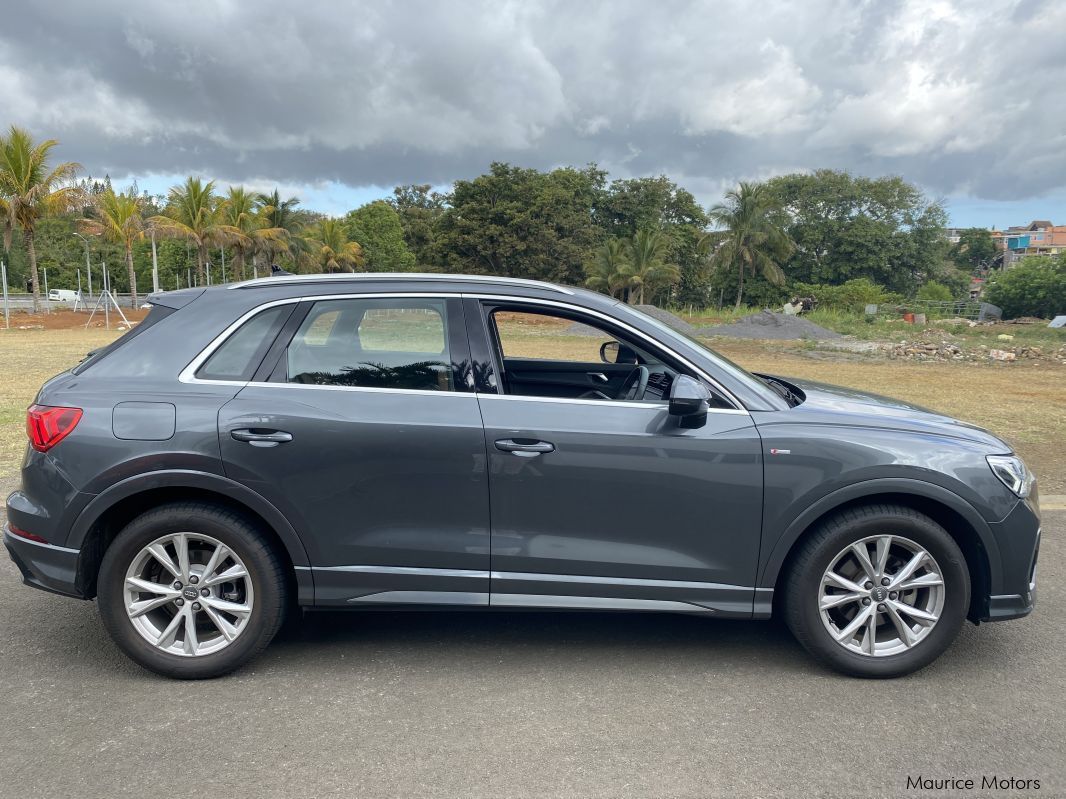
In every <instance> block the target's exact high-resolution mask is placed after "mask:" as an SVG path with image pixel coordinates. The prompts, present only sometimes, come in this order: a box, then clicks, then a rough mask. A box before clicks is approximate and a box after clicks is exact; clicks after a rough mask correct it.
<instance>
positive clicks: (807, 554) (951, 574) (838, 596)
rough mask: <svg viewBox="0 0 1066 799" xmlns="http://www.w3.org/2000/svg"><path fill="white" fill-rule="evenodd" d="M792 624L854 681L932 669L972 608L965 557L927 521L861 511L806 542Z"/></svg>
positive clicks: (791, 604)
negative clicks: (930, 666)
mask: <svg viewBox="0 0 1066 799" xmlns="http://www.w3.org/2000/svg"><path fill="white" fill-rule="evenodd" d="M784 602H785V619H786V622H787V623H788V626H789V628H790V629H791V630H792V633H793V634H794V635H795V636H796V638H797V640H799V642H800V643H801V644H803V646H804V647H805V648H806V649H807V650H808V651H809V652H810V653H811V654H812V655H814V656H815V657H816V658H817V659H818V660H820V661H822V662H823V663H825V664H826V665H828V666H830V667H832V668H834V669H836V670H838V671H842V672H844V673H846V674H851V675H854V676H857V677H898V676H901V675H903V674H909V673H910V672H913V671H917V670H918V669H921V668H923V667H925V666H927V665H929V664H930V663H932V662H933V661H934V660H935V659H936V658H937V657H939V656H940V654H941V653H943V652H944V650H945V649H947V648H948V646H949V645H950V644H951V642H952V641H953V640H954V639H955V636H956V635H957V634H958V632H959V629H960V628H961V626H962V623H963V621H964V620H965V618H966V611H967V608H968V607H969V604H970V578H969V571H968V569H967V566H966V559H965V557H964V556H963V554H962V551H961V550H960V549H959V547H958V544H956V543H955V541H954V539H952V537H951V536H950V535H949V534H948V533H947V531H946V530H944V528H943V527H941V526H940V525H938V524H937V523H936V522H934V521H933V520H932V519H930V518H929V517H927V516H925V515H923V514H921V513H918V512H917V511H914V510H912V509H910V508H906V507H901V506H890V505H880V506H864V507H859V508H854V509H851V510H848V511H845V512H843V513H841V514H839V515H837V516H835V517H833V518H832V519H830V520H829V521H828V522H826V523H825V524H823V525H822V527H821V528H820V529H818V530H817V531H815V532H814V533H813V534H812V535H811V536H810V538H808V539H807V541H806V542H804V544H803V545H802V547H801V549H800V550H799V552H798V553H797V556H796V558H795V560H794V561H793V563H792V565H791V568H790V570H789V573H788V576H787V578H786V581H785V586H784Z"/></svg>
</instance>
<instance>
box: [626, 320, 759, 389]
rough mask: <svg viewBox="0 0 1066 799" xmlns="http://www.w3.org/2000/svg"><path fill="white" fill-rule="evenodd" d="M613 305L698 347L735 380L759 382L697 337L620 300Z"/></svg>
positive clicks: (667, 334)
mask: <svg viewBox="0 0 1066 799" xmlns="http://www.w3.org/2000/svg"><path fill="white" fill-rule="evenodd" d="M615 307H617V308H621V309H624V311H625V312H627V313H629V314H632V315H633V316H639V317H640V320H641V321H642V322H647V323H648V324H649V325H651V326H652V327H654V328H655V329H656V330H658V331H659V332H660V333H662V334H663V335H664V336H665V337H666V338H667V339H672V340H674V341H675V342H676V341H680V342H683V343H685V344H688V345H690V346H694V347H698V348H699V349H700V350H701V351H702V352H703V353H705V354H706V356H707V357H708V358H710V359H711V360H712V361H714V363H715V365H716V366H718V367H720V368H721V369H723V370H724V371H726V372H728V373H729V374H730V375H731V376H732V377H733V378H735V379H736V380H742V381H745V382H748V383H756V384H758V383H759V378H757V377H756V376H755V375H753V374H752V373H751V372H749V371H748V370H747V369H744V368H743V367H740V366H737V364H735V363H733V362H732V361H731V360H729V359H728V358H726V357H725V356H724V355H722V354H720V353H718V352H715V351H714V350H712V349H711V348H710V347H708V346H707V345H706V344H704V343H703V342H701V341H700V340H699V339H695V338H692V337H691V336H686V335H685V334H684V333H682V332H680V331H678V330H675V329H674V328H672V327H670V326H669V325H667V324H664V323H663V322H660V321H659V320H658V319H656V318H655V317H654V316H649V315H648V314H646V313H644V312H643V311H640V310H638V309H636V308H634V307H633V306H632V305H626V304H625V303H622V302H620V303H618V305H617V306H615Z"/></svg>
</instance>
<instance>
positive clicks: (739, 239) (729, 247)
mask: <svg viewBox="0 0 1066 799" xmlns="http://www.w3.org/2000/svg"><path fill="white" fill-rule="evenodd" d="M776 210H777V208H776V206H775V204H774V202H773V200H772V198H771V196H770V193H769V191H768V190H767V188H766V184H763V183H744V182H741V184H740V186H739V187H738V188H736V189H733V190H732V191H729V192H727V193H726V195H725V202H724V203H719V204H718V205H715V206H714V207H713V208H711V210H710V213H709V214H708V216H710V219H711V221H712V222H713V223H714V224H715V225H717V226H718V228H719V229H718V230H714V231H711V232H710V233H708V234H706V235H705V236H704V237H703V238H702V239H701V240H700V246H701V247H702V248H703V249H704V250H707V249H710V248H713V254H712V255H711V258H712V260H713V261H714V262H715V263H716V264H717V265H719V266H723V267H729V268H733V269H736V270H737V304H736V308H738V309H739V308H740V304H741V301H742V300H743V298H744V275H745V274H751V275H755V274H756V273H761V274H762V276H763V277H765V278H766V279H767V280H769V281H770V282H771V283H773V284H774V285H781V284H782V283H784V282H785V273H784V272H783V271H782V270H781V266H780V263H781V262H783V261H784V260H785V259H786V258H787V257H788V256H789V254H790V253H791V252H792V250H793V249H794V247H795V245H794V244H793V243H792V240H791V239H790V238H789V237H788V234H787V233H785V231H784V230H782V229H781V228H780V227H778V225H777V224H776V222H775V221H774V219H773V214H774V211H776Z"/></svg>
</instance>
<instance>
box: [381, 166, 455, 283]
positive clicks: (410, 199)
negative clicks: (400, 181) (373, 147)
mask: <svg viewBox="0 0 1066 799" xmlns="http://www.w3.org/2000/svg"><path fill="white" fill-rule="evenodd" d="M432 188H433V187H432V186H430V185H429V184H428V183H424V184H412V185H409V186H397V187H396V188H395V189H393V190H392V194H393V197H392V200H390V202H391V203H392V206H393V207H394V208H395V209H396V213H398V214H399V215H400V225H401V226H402V227H403V240H404V242H405V243H406V244H407V249H409V250H410V251H411V252H412V253H414V256H415V261H416V264H417V265H418V266H419V267H420V268H422V269H435V267H436V264H434V263H433V243H434V240H435V238H436V230H437V222H438V220H439V219H440V217H441V214H443V213H444V208H445V198H444V195H442V194H440V193H439V192H435V191H432Z"/></svg>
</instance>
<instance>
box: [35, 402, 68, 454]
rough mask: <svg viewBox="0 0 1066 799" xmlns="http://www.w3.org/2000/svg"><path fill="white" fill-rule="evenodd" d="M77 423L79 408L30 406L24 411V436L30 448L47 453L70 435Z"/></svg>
mask: <svg viewBox="0 0 1066 799" xmlns="http://www.w3.org/2000/svg"><path fill="white" fill-rule="evenodd" d="M79 421H81V408H54V407H52V406H50V405H31V406H30V409H29V410H28V411H26V435H28V436H29V437H30V446H31V447H33V448H34V449H35V450H37V451H38V452H48V450H50V449H51V448H52V447H54V446H55V445H56V444H58V443H59V442H60V441H62V440H63V439H64V438H66V437H67V436H68V435H70V432H71V431H72V430H73V429H74V428H75V427H76V426H77V424H78V422H79Z"/></svg>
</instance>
